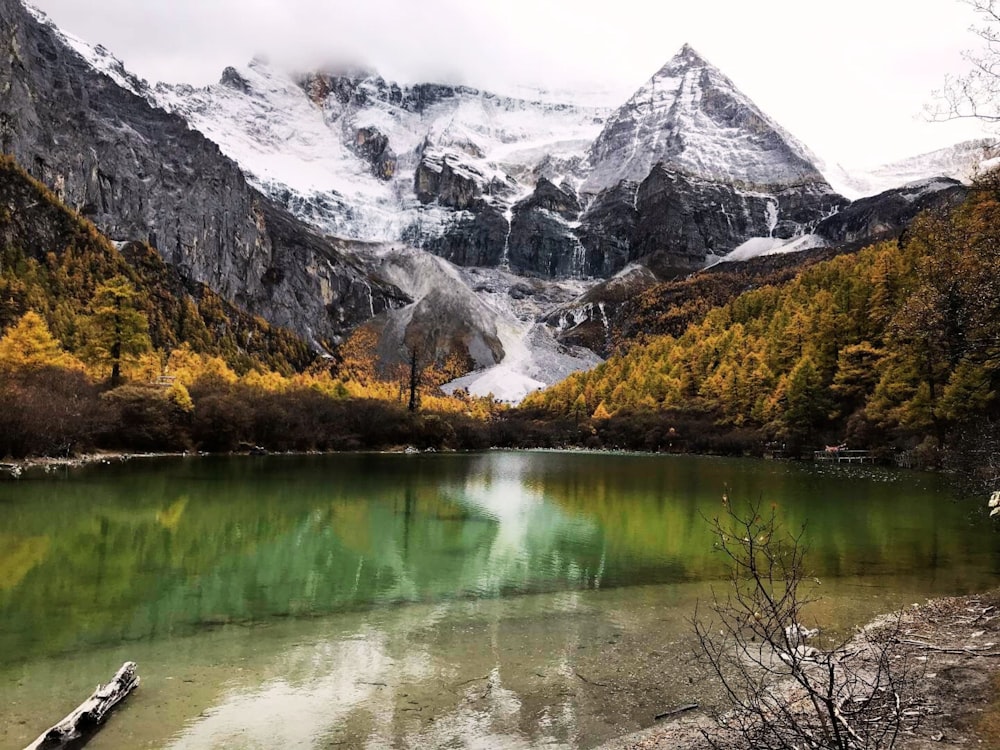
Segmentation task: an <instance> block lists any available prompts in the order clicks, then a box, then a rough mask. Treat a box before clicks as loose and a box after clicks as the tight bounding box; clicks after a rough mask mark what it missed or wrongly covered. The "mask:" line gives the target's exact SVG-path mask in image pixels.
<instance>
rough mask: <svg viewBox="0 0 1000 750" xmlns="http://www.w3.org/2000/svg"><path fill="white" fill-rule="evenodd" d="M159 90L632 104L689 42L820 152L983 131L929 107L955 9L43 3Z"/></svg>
mask: <svg viewBox="0 0 1000 750" xmlns="http://www.w3.org/2000/svg"><path fill="white" fill-rule="evenodd" d="M33 2H34V4H35V5H36V6H38V7H39V8H41V9H42V10H44V11H45V12H47V13H48V14H49V15H50V16H51V17H52V19H53V20H54V21H55V22H56V23H57V24H58V25H59V26H60V27H62V28H63V29H64V30H66V31H69V32H71V33H73V34H76V35H77V36H79V37H82V38H84V39H86V40H87V41H89V42H92V43H95V44H97V43H100V44H103V45H104V46H105V47H107V48H108V49H110V50H111V51H112V52H113V53H115V54H116V55H117V56H118V57H120V58H121V59H123V60H124V61H125V63H126V66H127V67H128V68H129V69H131V70H132V71H134V72H136V73H138V74H139V75H141V76H143V77H144V78H147V79H149V80H150V81H151V82H155V81H159V80H163V81H169V82H172V83H177V82H184V83H192V84H206V83H209V82H214V81H216V80H218V77H219V75H220V73H221V71H222V69H223V68H224V67H225V66H227V65H236V66H237V67H239V66H240V65H242V64H244V63H246V62H248V61H249V60H250V58H251V57H253V56H254V55H256V54H264V55H266V56H267V57H269V58H270V59H271V61H272V62H273V63H275V64H280V65H282V66H284V67H287V68H291V69H296V70H302V69H306V68H310V67H318V66H320V65H322V64H324V63H328V62H329V63H341V64H342V63H347V62H354V63H359V64H364V65H367V66H370V67H373V68H375V69H377V70H378V71H379V72H380V73H381V74H382V75H383V76H385V77H386V78H391V79H395V80H399V81H401V82H414V81H418V80H431V79H436V80H447V81H452V82H461V83H466V84H469V85H473V86H476V87H479V88H492V89H498V90H510V89H511V88H512V87H514V86H515V85H517V84H519V83H525V84H531V85H543V86H548V87H553V88H577V87H586V88H588V89H598V90H603V91H606V92H608V95H609V97H610V99H612V100H614V102H615V103H620V102H623V101H624V100H625V99H626V98H628V96H629V95H630V94H631V93H632V91H634V90H635V89H636V88H638V87H639V86H640V85H641V84H642V83H643V82H644V81H645V80H646V79H647V78H649V77H650V76H651V75H652V74H653V73H655V72H656V70H658V69H659V68H660V67H661V65H662V64H663V63H664V62H666V61H667V60H668V59H669V58H670V57H671V56H673V54H674V53H675V52H676V51H677V50H678V49H679V48H680V47H681V45H682V44H684V43H685V42H689V43H690V44H691V45H692V46H694V48H695V49H697V50H698V51H699V52H701V53H702V54H703V55H704V56H705V57H706V58H707V59H708V60H709V61H710V62H712V63H714V64H715V65H716V66H718V67H719V68H721V69H722V71H723V72H724V73H725V74H726V75H728V76H729V77H730V78H731V79H733V81H735V83H736V84H737V85H738V86H739V87H740V88H741V89H742V90H743V91H744V93H746V94H747V95H748V96H750V98H751V99H753V100H754V101H756V102H757V104H758V105H759V106H760V107H761V108H763V109H764V111H765V112H767V113H768V114H770V115H771V116H772V117H774V118H775V119H776V120H777V121H778V122H780V123H781V124H782V125H783V126H784V127H785V128H786V129H788V130H789V131H791V132H792V134H793V135H795V136H797V137H798V138H799V139H800V140H802V141H804V142H805V143H806V145H808V146H809V147H811V148H812V149H813V150H814V151H816V152H817V153H818V154H819V155H820V156H821V157H823V158H826V159H828V160H830V161H833V162H836V161H839V162H841V163H843V164H846V165H855V166H857V165H873V164H877V163H881V162H885V161H889V160H894V159H898V158H902V157H905V156H910V155H914V154H917V153H921V152H924V151H929V150H932V149H935V148H938V147H942V146H946V145H950V144H951V143H954V142H957V141H959V140H962V139H965V138H971V137H976V136H978V135H981V134H983V133H984V132H985V131H984V130H983V128H982V126H980V125H979V124H978V123H973V122H961V123H950V124H931V123H927V122H925V121H923V119H922V118H921V111H922V108H923V106H924V105H925V104H927V103H928V102H929V101H931V96H932V91H933V90H934V89H935V88H937V87H939V86H940V85H941V83H942V80H943V78H944V75H945V74H946V73H960V72H961V71H962V70H963V69H964V63H963V61H962V58H961V52H962V50H965V49H972V48H975V47H976V46H977V45H976V42H977V39H976V38H975V37H974V36H973V35H972V34H971V33H970V32H969V31H968V28H969V26H970V25H971V24H972V23H973V22H974V20H975V19H974V17H973V14H972V11H971V9H969V8H968V6H966V5H964V4H963V3H962V2H961V0H916V1H915V0H837V1H836V2H817V1H816V0H756V1H748V0H685V1H684V2H678V1H677V0H659V2H654V0H600V1H599V2H598V1H597V0H364V1H363V2H362V1H360V0H33Z"/></svg>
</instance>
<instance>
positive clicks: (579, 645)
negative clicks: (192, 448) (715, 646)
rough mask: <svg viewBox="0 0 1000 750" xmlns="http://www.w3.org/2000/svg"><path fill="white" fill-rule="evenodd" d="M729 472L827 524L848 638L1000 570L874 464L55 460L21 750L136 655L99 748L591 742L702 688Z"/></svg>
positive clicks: (2, 513)
mask: <svg viewBox="0 0 1000 750" xmlns="http://www.w3.org/2000/svg"><path fill="white" fill-rule="evenodd" d="M727 488H728V492H729V494H730V496H731V497H733V498H735V499H741V498H750V499H759V500H761V501H762V502H763V503H764V504H765V505H766V506H767V507H770V506H771V505H772V504H773V505H774V506H775V507H776V509H777V512H778V515H779V517H780V518H781V520H782V521H783V523H784V524H785V525H786V526H787V527H788V528H789V529H798V528H800V527H802V526H803V525H805V538H806V541H807V544H808V546H809V550H810V551H809V557H808V560H809V565H810V567H811V571H812V572H813V573H814V574H815V575H816V576H817V577H818V578H820V580H821V581H822V582H823V586H822V590H821V591H820V593H821V594H823V601H821V602H820V603H819V605H817V607H815V616H816V618H817V619H818V620H821V621H823V622H822V623H821V624H823V625H824V626H826V627H827V628H831V629H846V628H849V627H851V626H852V625H854V624H857V623H859V622H862V621H865V620H867V619H868V618H869V617H871V616H872V615H874V614H876V613H878V612H879V611H883V610H886V609H891V608H894V607H896V606H900V605H902V604H908V603H911V602H914V601H921V600H922V599H925V598H927V597H928V596H933V595H940V594H950V593H963V592H967V591H972V590H979V589H983V588H987V587H990V586H992V585H993V584H994V582H995V579H996V572H997V569H998V567H1000V554H998V553H1000V545H998V541H997V540H998V537H997V534H996V532H995V531H994V529H993V528H992V526H991V524H990V523H988V522H987V521H986V520H985V518H984V516H983V514H982V512H981V510H980V508H978V507H973V506H969V505H967V504H962V503H958V502H955V501H954V500H952V499H951V498H950V496H949V494H948V491H947V488H946V486H945V485H944V483H943V482H942V479H941V478H940V477H937V476H934V475H924V474H918V473H912V472H895V471H887V470H880V469H873V468H869V467H864V468H861V467H854V468H848V467H829V466H827V467H817V466H813V465H808V464H802V465H799V464H790V463H784V462H762V461H751V460H724V459H708V458H692V457H657V456H640V455H609V454H588V453H553V452H529V453H489V454H478V455H465V454H433V455H416V456H409V455H368V454H352V455H337V456H308V457H302V456H295V457H284V456H273V457H254V458H247V457H237V458H197V459H164V460H155V461H154V460H148V461H147V460H143V461H133V462H130V463H127V464H124V465H114V466H93V467H89V468H86V469H83V470H77V471H72V472H68V473H67V472H62V473H59V472H57V473H53V474H49V475H41V476H34V477H32V478H30V479H27V480H21V481H18V482H6V483H2V484H0V701H3V703H0V747H4V748H6V747H12V748H13V747H23V745H24V744H26V741H30V740H31V739H33V738H34V736H36V735H37V734H38V733H39V732H40V731H41V730H42V729H44V728H45V727H46V726H48V725H49V724H52V723H54V721H56V720H57V719H59V718H61V717H62V715H63V714H65V713H66V712H67V711H68V710H69V709H70V708H72V707H73V706H74V705H75V704H76V703H78V702H79V701H80V700H82V698H83V697H85V695H86V694H87V693H88V692H89V690H91V689H92V687H93V684H94V683H96V682H98V681H100V680H104V679H107V678H108V677H109V676H110V675H111V674H112V673H113V672H114V671H115V669H117V667H118V666H119V665H120V663H121V661H124V660H125V659H134V660H136V661H138V662H139V666H140V674H141V675H142V676H143V679H144V684H143V687H142V688H141V690H140V692H139V693H137V694H136V695H135V696H134V697H133V699H131V700H130V704H129V706H128V707H127V708H126V709H125V710H124V711H122V712H121V713H120V714H119V715H118V716H116V717H115V718H114V720H113V721H112V723H111V724H110V725H109V726H108V727H107V728H106V729H105V730H103V731H102V733H101V734H100V735H99V736H98V738H97V740H96V741H95V742H94V744H93V746H94V747H102V746H106V747H115V746H117V745H118V744H121V743H123V742H125V741H128V742H130V743H131V744H134V745H139V746H141V747H166V746H169V747H276V746H287V747H330V746H337V747H411V746H412V747H418V746H423V747H427V746H449V747H451V746H454V747H466V746H468V747H473V746H484V747H521V746H524V747H533V746H538V745H539V744H546V745H549V746H555V747H590V746H594V745H596V744H599V742H600V741H603V740H604V739H607V738H608V737H610V736H613V735H615V734H618V733H620V732H622V731H627V730H630V729H635V728H638V727H640V726H643V725H646V724H648V723H650V722H651V720H652V715H654V714H655V713H657V712H659V711H660V710H662V709H663V707H664V706H665V705H669V704H671V703H672V702H677V703H681V702H685V700H686V699H687V697H688V696H689V695H690V689H689V688H687V687H685V685H686V682H685V680H684V679H683V675H684V673H685V671H686V670H688V669H689V666H688V664H689V662H688V661H685V660H687V659H689V652H690V648H689V645H690V644H689V643H688V641H687V637H688V633H689V632H690V625H689V622H688V620H689V618H690V616H691V614H692V613H693V610H694V603H695V602H696V601H697V600H699V599H702V600H704V598H705V597H706V596H708V595H709V594H710V589H711V588H712V587H718V586H722V585H723V584H722V579H723V577H724V575H725V567H724V565H723V561H722V560H721V559H720V557H719V555H717V554H716V553H713V544H712V542H713V539H712V536H711V534H710V531H709V528H708V524H707V521H706V518H709V517H711V516H714V515H716V514H718V513H719V512H720V510H721V498H722V495H723V493H724V492H726V491H727ZM267 707H271V708H267ZM273 711H278V712H279V714H280V715H273ZM288 716H295V717H297V718H296V720H295V721H289V720H287V717H288ZM282 717H286V718H282ZM483 742H485V743H486V744H485V745H484V744H482V743H483ZM476 743H480V744H478V745H477V744H476Z"/></svg>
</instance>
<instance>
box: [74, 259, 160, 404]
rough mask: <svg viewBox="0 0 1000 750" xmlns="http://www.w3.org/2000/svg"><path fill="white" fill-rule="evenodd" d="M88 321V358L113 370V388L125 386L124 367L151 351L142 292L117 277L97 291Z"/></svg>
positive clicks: (86, 349)
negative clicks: (122, 377)
mask: <svg viewBox="0 0 1000 750" xmlns="http://www.w3.org/2000/svg"><path fill="white" fill-rule="evenodd" d="M90 308H91V313H90V315H88V316H87V318H86V321H85V329H86V332H87V341H86V342H85V344H84V354H85V356H86V357H87V358H88V359H89V360H90V361H91V362H93V363H95V364H97V365H100V366H102V367H110V369H111V385H112V387H117V386H118V385H120V384H121V372H122V364H123V363H128V362H131V361H134V360H135V359H137V358H138V357H139V355H140V354H142V353H144V352H147V351H149V350H150V349H151V348H152V343H151V342H150V338H149V321H148V319H147V318H146V315H145V313H144V312H142V311H141V310H140V309H139V292H138V291H137V290H136V288H135V287H134V286H133V285H132V283H131V282H130V281H129V280H128V279H126V278H125V277H124V276H121V275H118V276H114V277H112V278H111V279H109V280H108V281H106V282H104V283H103V284H101V285H99V286H98V287H97V288H96V289H95V290H94V297H93V299H92V300H91V303H90Z"/></svg>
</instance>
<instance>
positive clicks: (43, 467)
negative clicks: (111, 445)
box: [0, 451, 195, 481]
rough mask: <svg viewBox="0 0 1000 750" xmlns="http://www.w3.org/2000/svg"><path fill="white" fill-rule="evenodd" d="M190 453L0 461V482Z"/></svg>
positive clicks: (119, 453)
mask: <svg viewBox="0 0 1000 750" xmlns="http://www.w3.org/2000/svg"><path fill="white" fill-rule="evenodd" d="M191 455H195V454H191V453H127V452H124V451H108V452H101V453H82V454H80V455H79V456H66V457H61V458H60V457H52V456H32V457H30V458H19V459H12V460H5V461H0V481H2V480H3V479H20V478H22V477H23V476H24V475H25V474H26V473H29V472H36V471H37V472H42V473H44V474H50V473H52V472H53V471H55V470H56V469H79V468H82V467H84V466H90V465H93V464H108V465H110V464H113V463H125V462H126V461H132V460H135V459H147V458H183V457H185V456H191Z"/></svg>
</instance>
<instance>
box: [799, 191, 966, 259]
mask: <svg viewBox="0 0 1000 750" xmlns="http://www.w3.org/2000/svg"><path fill="white" fill-rule="evenodd" d="M966 195H968V188H966V187H965V186H964V185H963V184H962V183H960V182H959V181H958V180H953V179H951V178H948V177H938V178H934V179H930V180H921V181H919V182H915V183H913V184H910V185H904V186H903V187H900V188H894V189H892V190H886V191H885V192H883V193H879V194H878V195H873V196H871V197H869V198H862V199H860V200H857V201H855V202H854V203H852V204H851V205H850V206H848V207H847V208H845V209H844V210H843V211H841V212H840V213H838V214H835V215H834V216H831V217H829V218H828V219H826V220H825V221H823V222H821V223H820V224H819V226H818V227H817V228H816V234H818V235H819V236H820V237H822V238H824V239H825V240H827V241H829V242H830V243H832V244H843V243H862V242H873V241H875V240H879V239H885V238H887V237H894V236H898V235H899V234H900V233H901V232H902V231H903V230H904V228H905V227H906V226H907V225H908V224H909V223H910V222H911V221H913V219H914V218H915V217H916V216H917V215H918V214H920V213H921V212H923V211H926V210H929V209H936V208H947V207H952V206H956V205H958V204H959V203H961V202H962V200H964V199H965V197H966Z"/></svg>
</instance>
